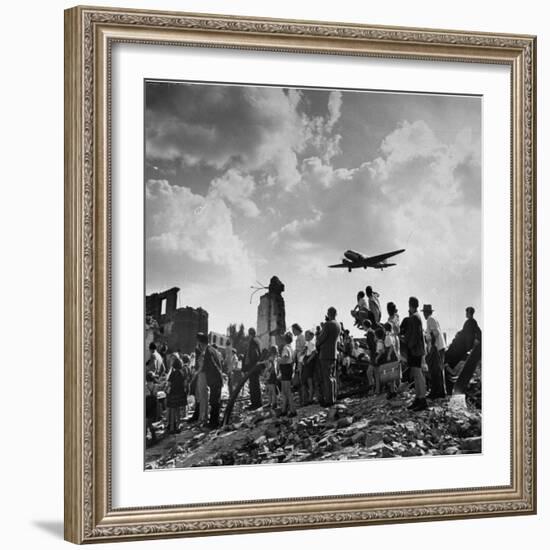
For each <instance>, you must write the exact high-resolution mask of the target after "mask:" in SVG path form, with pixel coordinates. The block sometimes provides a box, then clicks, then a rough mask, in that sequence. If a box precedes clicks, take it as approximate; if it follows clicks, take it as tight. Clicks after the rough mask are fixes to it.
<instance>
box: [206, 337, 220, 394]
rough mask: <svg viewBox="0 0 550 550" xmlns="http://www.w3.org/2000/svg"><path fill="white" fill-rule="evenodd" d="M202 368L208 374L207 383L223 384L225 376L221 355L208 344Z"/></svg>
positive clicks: (213, 384)
mask: <svg viewBox="0 0 550 550" xmlns="http://www.w3.org/2000/svg"><path fill="white" fill-rule="evenodd" d="M202 370H203V372H204V374H205V375H206V383H207V384H208V385H209V386H210V387H215V386H222V384H223V377H222V365H221V361H220V356H219V355H218V353H217V352H216V350H215V349H214V348H212V347H211V346H206V348H205V350H204V363H203V366H202Z"/></svg>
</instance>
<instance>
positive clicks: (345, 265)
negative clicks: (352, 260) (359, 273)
mask: <svg viewBox="0 0 550 550" xmlns="http://www.w3.org/2000/svg"><path fill="white" fill-rule="evenodd" d="M329 267H352V266H351V264H334V265H329Z"/></svg>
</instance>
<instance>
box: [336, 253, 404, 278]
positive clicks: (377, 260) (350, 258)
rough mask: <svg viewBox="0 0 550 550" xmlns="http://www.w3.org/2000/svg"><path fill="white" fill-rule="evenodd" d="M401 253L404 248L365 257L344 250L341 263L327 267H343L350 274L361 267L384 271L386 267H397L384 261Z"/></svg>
mask: <svg viewBox="0 0 550 550" xmlns="http://www.w3.org/2000/svg"><path fill="white" fill-rule="evenodd" d="M402 252H405V249H404V248H402V249H401V250H395V251H394V252H386V253H384V254H378V256H370V257H366V256H363V254H360V253H359V252H355V251H354V250H346V252H344V258H342V263H341V264H335V265H329V267H345V268H347V270H348V271H349V272H350V273H351V270H352V269H358V268H360V267H362V268H363V269H367V267H371V268H373V269H381V270H384V269H386V267H392V266H393V265H397V264H389V263H387V262H386V261H385V260H387V259H388V258H391V257H392V256H396V255H397V254H401V253H402Z"/></svg>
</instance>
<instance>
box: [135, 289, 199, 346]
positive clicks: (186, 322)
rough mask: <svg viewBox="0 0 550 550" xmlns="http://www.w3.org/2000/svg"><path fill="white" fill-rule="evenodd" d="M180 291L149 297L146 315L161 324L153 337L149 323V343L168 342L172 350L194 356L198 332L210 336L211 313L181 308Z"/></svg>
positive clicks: (170, 290) (155, 294)
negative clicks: (209, 320) (152, 341)
mask: <svg viewBox="0 0 550 550" xmlns="http://www.w3.org/2000/svg"><path fill="white" fill-rule="evenodd" d="M179 290H180V289H179V288H177V287H173V288H171V289H169V290H165V291H164V292H155V293H154V294H150V295H149V296H147V297H146V298H145V314H146V316H147V317H151V318H152V319H154V320H155V321H156V323H157V324H158V329H157V330H155V334H154V336H153V335H152V334H149V326H150V321H149V322H147V323H146V341H147V339H149V341H151V340H154V341H155V342H157V343H165V344H167V346H168V349H169V350H170V351H175V350H177V349H180V350H181V351H182V352H183V353H191V352H193V351H194V350H195V347H196V344H197V340H196V336H197V332H204V333H205V334H208V312H207V311H205V310H204V309H202V308H200V307H199V308H196V309H195V308H192V307H180V308H178V292H179Z"/></svg>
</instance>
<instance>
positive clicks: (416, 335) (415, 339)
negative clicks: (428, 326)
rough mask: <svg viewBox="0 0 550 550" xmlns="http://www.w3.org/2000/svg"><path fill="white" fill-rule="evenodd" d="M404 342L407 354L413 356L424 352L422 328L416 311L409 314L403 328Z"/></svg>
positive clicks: (421, 354) (420, 355)
mask: <svg viewBox="0 0 550 550" xmlns="http://www.w3.org/2000/svg"><path fill="white" fill-rule="evenodd" d="M405 344H406V346H407V354H408V355H409V356H413V357H422V356H423V355H424V354H425V353H426V346H425V344H424V329H423V328H422V321H421V319H420V315H419V314H418V313H413V314H412V315H409V317H408V322H407V326H406V329H405Z"/></svg>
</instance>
